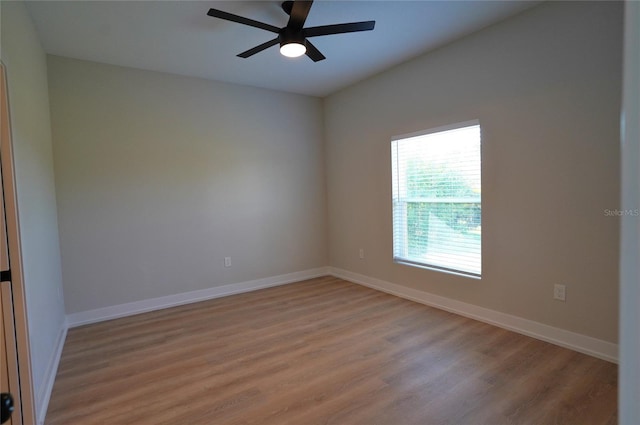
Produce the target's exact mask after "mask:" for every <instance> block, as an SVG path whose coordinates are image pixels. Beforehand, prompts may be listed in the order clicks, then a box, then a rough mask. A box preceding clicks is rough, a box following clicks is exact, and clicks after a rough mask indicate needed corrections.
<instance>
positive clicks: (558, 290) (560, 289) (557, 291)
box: [553, 285, 567, 301]
mask: <svg viewBox="0 0 640 425" xmlns="http://www.w3.org/2000/svg"><path fill="white" fill-rule="evenodd" d="M553 298H554V299H556V300H560V301H566V299H567V287H566V286H565V285H553Z"/></svg>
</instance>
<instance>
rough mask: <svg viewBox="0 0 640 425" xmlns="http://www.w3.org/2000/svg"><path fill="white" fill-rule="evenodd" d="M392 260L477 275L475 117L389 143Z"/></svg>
mask: <svg viewBox="0 0 640 425" xmlns="http://www.w3.org/2000/svg"><path fill="white" fill-rule="evenodd" d="M391 151H392V152H391V158H392V179H393V182H392V183H393V256H394V261H396V262H402V263H407V264H412V265H417V266H426V267H432V268H436V269H441V270H443V271H451V272H457V273H462V274H467V275H472V276H480V275H481V271H482V255H481V254H482V223H481V222H482V220H481V218H482V202H481V159H480V158H481V156H480V125H479V123H478V122H477V121H474V122H472V123H464V124H459V125H456V126H453V127H447V128H439V129H434V130H431V131H428V132H425V133H422V134H418V135H410V136H406V137H405V136H400V137H397V138H394V140H392V142H391Z"/></svg>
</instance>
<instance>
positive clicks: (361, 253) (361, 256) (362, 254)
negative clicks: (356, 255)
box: [360, 248, 364, 258]
mask: <svg viewBox="0 0 640 425" xmlns="http://www.w3.org/2000/svg"><path fill="white" fill-rule="evenodd" d="M360 258H364V249H363V248H360Z"/></svg>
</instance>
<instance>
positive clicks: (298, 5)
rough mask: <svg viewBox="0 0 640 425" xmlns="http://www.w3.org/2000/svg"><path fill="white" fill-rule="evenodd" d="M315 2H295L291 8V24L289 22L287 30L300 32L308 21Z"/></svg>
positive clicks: (306, 0) (296, 0)
mask: <svg viewBox="0 0 640 425" xmlns="http://www.w3.org/2000/svg"><path fill="white" fill-rule="evenodd" d="M312 4H313V0H311V1H309V0H295V1H294V2H293V6H292V7H291V14H290V15H289V22H287V28H291V29H292V30H295V31H300V30H301V29H302V27H303V26H304V22H305V21H306V20H307V16H308V15H309V10H311V5H312Z"/></svg>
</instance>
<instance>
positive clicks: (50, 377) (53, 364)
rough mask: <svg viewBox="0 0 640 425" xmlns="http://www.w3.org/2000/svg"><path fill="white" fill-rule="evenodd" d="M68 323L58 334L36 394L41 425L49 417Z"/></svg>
mask: <svg viewBox="0 0 640 425" xmlns="http://www.w3.org/2000/svg"><path fill="white" fill-rule="evenodd" d="M67 329H68V326H67V323H66V322H65V323H64V324H63V326H62V328H61V329H60V332H58V338H57V339H56V347H55V351H54V353H53V356H51V358H50V359H49V364H48V365H47V370H46V372H45V375H44V381H43V382H42V384H41V385H40V388H38V392H37V394H36V397H37V399H36V403H37V408H36V420H37V422H38V424H39V425H44V420H45V416H46V415H47V409H48V408H49V400H50V399H51V391H53V384H54V382H55V380H56V374H57V373H58V365H59V364H60V357H62V349H63V348H64V341H65V340H66V339H67Z"/></svg>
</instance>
